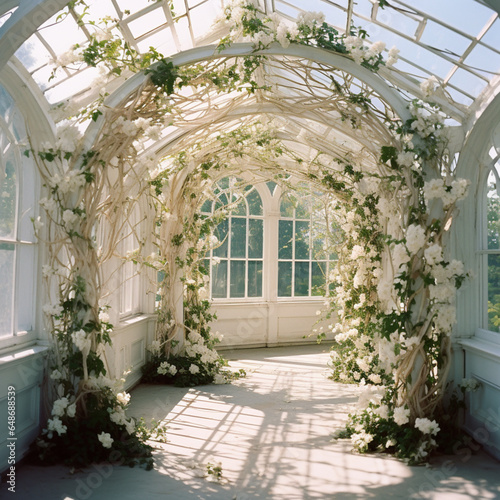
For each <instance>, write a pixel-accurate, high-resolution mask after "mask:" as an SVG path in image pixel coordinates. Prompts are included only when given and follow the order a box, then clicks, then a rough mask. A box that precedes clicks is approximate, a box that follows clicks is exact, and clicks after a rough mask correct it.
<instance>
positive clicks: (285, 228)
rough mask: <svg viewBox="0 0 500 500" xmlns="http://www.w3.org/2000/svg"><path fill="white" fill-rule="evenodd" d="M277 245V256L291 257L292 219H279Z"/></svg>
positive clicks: (280, 257) (282, 257)
mask: <svg viewBox="0 0 500 500" xmlns="http://www.w3.org/2000/svg"><path fill="white" fill-rule="evenodd" d="M278 232H279V235H278V237H279V243H278V245H279V247H278V258H279V259H291V258H292V256H293V253H292V252H293V251H292V245H293V221H291V220H280V221H279V231H278Z"/></svg>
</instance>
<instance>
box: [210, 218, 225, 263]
mask: <svg viewBox="0 0 500 500" xmlns="http://www.w3.org/2000/svg"><path fill="white" fill-rule="evenodd" d="M228 230H229V221H228V220H227V219H226V220H223V221H222V222H221V223H220V224H219V225H218V226H217V227H216V228H215V230H214V234H215V236H217V238H218V239H219V243H222V244H220V246H218V247H217V248H214V252H213V254H214V255H215V256H216V257H224V258H225V257H227V247H228V243H227V234H228Z"/></svg>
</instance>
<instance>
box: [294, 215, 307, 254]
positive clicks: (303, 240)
mask: <svg viewBox="0 0 500 500" xmlns="http://www.w3.org/2000/svg"><path fill="white" fill-rule="evenodd" d="M295 258H296V259H309V222H308V221H297V222H296V223H295Z"/></svg>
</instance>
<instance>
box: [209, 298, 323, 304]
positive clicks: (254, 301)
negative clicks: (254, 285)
mask: <svg viewBox="0 0 500 500" xmlns="http://www.w3.org/2000/svg"><path fill="white" fill-rule="evenodd" d="M324 301H325V298H324V297H279V298H277V299H263V298H262V297H252V298H234V299H212V305H213V306H217V305H231V304H239V305H244V304H249V305H256V304H261V305H266V304H271V303H273V304H276V303H278V304H296V303H301V302H302V303H304V304H308V303H309V304H313V303H314V304H316V303H318V302H320V303H323V302H324Z"/></svg>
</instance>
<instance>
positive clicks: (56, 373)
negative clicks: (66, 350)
mask: <svg viewBox="0 0 500 500" xmlns="http://www.w3.org/2000/svg"><path fill="white" fill-rule="evenodd" d="M50 378H51V379H52V380H59V379H62V378H63V374H62V373H61V372H60V371H59V370H57V369H56V370H53V371H52V373H51V374H50Z"/></svg>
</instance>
